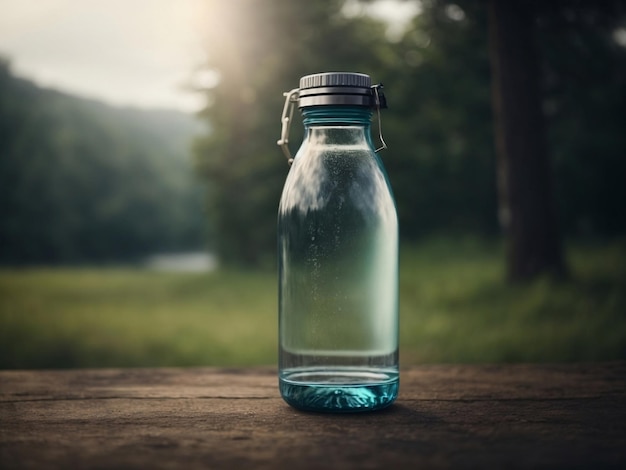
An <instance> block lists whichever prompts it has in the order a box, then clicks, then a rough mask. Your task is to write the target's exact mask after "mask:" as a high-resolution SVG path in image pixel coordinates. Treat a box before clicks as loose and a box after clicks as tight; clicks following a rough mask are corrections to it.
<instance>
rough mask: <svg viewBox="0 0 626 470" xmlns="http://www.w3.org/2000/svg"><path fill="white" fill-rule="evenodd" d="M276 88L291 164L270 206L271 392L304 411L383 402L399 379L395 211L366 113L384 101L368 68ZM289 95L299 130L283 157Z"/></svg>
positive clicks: (394, 392)
mask: <svg viewBox="0 0 626 470" xmlns="http://www.w3.org/2000/svg"><path fill="white" fill-rule="evenodd" d="M285 96H286V101H285V107H284V109H283V118H282V125H283V129H282V134H281V139H280V140H279V141H278V144H279V145H281V147H282V148H283V150H284V152H285V154H286V156H287V158H288V159H289V162H290V164H291V168H290V170H289V174H288V176H287V179H286V181H285V186H284V189H283V193H282V196H281V200H280V206H279V211H278V275H279V343H280V344H279V388H280V393H281V395H282V397H283V399H284V400H285V401H286V402H287V403H289V404H290V405H292V406H294V407H296V408H298V409H302V410H308V411H326V412H355V411H368V410H377V409H381V408H384V407H386V406H388V405H390V404H391V403H392V402H393V401H394V400H395V399H396V397H397V394H398V385H399V371H398V219H397V213H396V208H395V203H394V200H393V195H392V192H391V188H390V185H389V180H388V178H387V175H386V172H385V170H384V167H383V164H382V162H381V160H380V158H379V156H378V154H377V150H375V148H374V145H373V143H372V138H371V135H370V127H371V119H372V115H373V113H377V115H378V123H379V129H380V109H381V108H385V107H386V102H385V97H384V95H383V93H382V86H381V85H374V86H372V84H371V79H370V77H369V76H368V75H365V74H360V73H339V72H331V73H318V74H313V75H307V76H305V77H302V78H301V79H300V86H299V88H296V89H293V90H291V91H290V92H287V93H285ZM296 104H297V106H298V108H299V109H300V110H301V112H302V117H303V121H304V127H305V133H304V139H303V142H302V145H301V147H300V149H299V150H298V152H297V153H296V156H295V158H291V154H290V152H289V148H288V145H287V144H288V135H289V126H290V124H291V119H292V115H293V109H294V107H295V105H296ZM379 137H380V140H381V142H382V144H383V146H382V147H381V148H384V147H386V145H385V144H384V140H383V138H382V132H379ZM378 150H380V149H378Z"/></svg>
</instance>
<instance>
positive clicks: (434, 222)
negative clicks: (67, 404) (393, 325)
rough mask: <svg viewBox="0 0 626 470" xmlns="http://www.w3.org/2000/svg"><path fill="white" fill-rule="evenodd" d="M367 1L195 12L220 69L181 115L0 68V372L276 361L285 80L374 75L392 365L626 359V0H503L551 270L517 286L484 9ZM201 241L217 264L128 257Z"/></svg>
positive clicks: (210, 59)
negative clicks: (526, 66) (395, 317)
mask: <svg viewBox="0 0 626 470" xmlns="http://www.w3.org/2000/svg"><path fill="white" fill-rule="evenodd" d="M376 3H377V2H375V1H374V2H372V1H364V2H360V1H358V0H319V1H315V2H307V1H304V0H302V1H294V0H264V1H262V2H261V1H254V0H231V1H229V2H217V1H213V2H209V4H210V12H211V17H212V18H219V21H214V20H209V19H207V33H208V35H209V41H208V42H209V45H211V47H207V53H206V64H205V67H206V69H207V70H209V71H211V74H212V77H213V78H214V80H212V81H211V83H209V84H208V85H209V86H207V87H205V88H203V89H199V90H198V93H201V94H203V95H204V96H206V99H207V106H206V107H205V108H204V110H203V111H201V112H200V113H199V114H198V115H197V116H195V117H194V116H188V115H185V114H183V113H180V112H174V111H158V112H157V111H146V110H137V109H122V108H115V107H112V106H109V105H105V104H102V103H99V102H95V101H89V100H85V99H82V98H78V97H73V96H70V95H67V94H63V93H60V92H56V91H53V90H48V89H42V88H38V87H37V86H35V85H34V84H33V83H31V82H29V81H27V80H25V79H23V78H19V77H16V76H15V75H14V74H13V73H12V71H11V67H10V62H9V61H8V60H5V61H3V62H2V63H0V264H2V265H3V266H4V267H3V268H2V269H0V367H9V368H11V367H69V366H102V365H203V364H235V365H237V364H259V363H273V362H274V361H275V358H274V355H275V349H276V348H275V344H276V336H275V327H276V300H275V295H276V294H275V292H276V288H275V279H274V271H273V270H274V267H275V244H276V240H275V220H276V217H275V215H276V210H277V205H278V200H279V198H280V193H281V190H282V185H283V182H284V179H285V177H286V175H287V173H288V166H287V164H286V162H285V161H284V157H282V154H281V152H280V149H279V148H278V147H277V146H276V140H277V139H278V137H279V133H280V113H281V110H282V106H283V102H284V97H283V96H282V92H284V91H288V90H290V89H291V88H294V87H296V86H297V84H298V80H299V78H300V76H302V75H306V74H309V73H314V72H320V71H358V72H363V73H367V74H369V75H371V77H372V79H373V81H375V82H382V83H383V84H384V86H385V92H386V95H387V100H388V104H389V109H388V110H386V111H384V113H383V115H382V127H383V132H384V136H385V141H386V142H387V144H388V146H389V149H388V150H385V151H384V152H383V154H382V158H383V161H384V164H385V166H386V168H387V170H388V173H389V177H390V180H391V183H392V186H393V189H394V193H395V198H396V202H397V207H398V213H399V218H400V227H401V238H402V243H403V250H402V254H401V292H400V295H401V324H402V329H401V350H402V358H403V361H405V363H407V362H409V363H411V362H412V363H416V362H437V361H439V362H440V361H456V362H472V361H494V362H495V361H560V360H608V359H624V358H626V242H625V235H626V213H625V211H624V202H626V185H625V184H624V177H625V175H626V6H625V5H624V2H623V1H617V0H614V1H611V0H608V1H606V2H593V1H584V0H557V1H551V2H540V1H531V0H529V1H519V2H512V3H511V4H517V5H522V6H523V8H524V10H525V11H526V12H528V13H529V15H530V18H531V21H530V22H529V23H528V24H529V25H530V26H529V27H530V30H529V31H530V33H531V36H530V42H529V43H528V44H526V45H525V46H522V47H528V48H532V49H533V50H534V51H536V54H537V55H536V58H537V63H536V73H535V74H534V75H536V76H535V79H536V83H537V87H538V90H537V106H539V108H538V109H540V114H541V117H542V123H543V122H545V133H546V134H545V136H546V139H545V149H544V150H545V152H544V154H545V157H546V159H549V160H546V162H547V165H546V167H547V168H548V169H549V171H548V174H549V176H550V184H551V192H549V199H548V200H543V201H539V203H540V205H541V204H546V205H552V204H553V205H554V208H555V215H554V217H553V218H552V220H551V223H552V222H553V223H554V226H555V227H556V228H555V233H556V237H557V239H558V240H559V241H560V240H564V247H563V248H562V249H563V252H564V253H565V257H564V259H565V262H564V264H565V265H566V266H567V268H568V269H567V271H568V275H567V276H565V277H562V278H561V279H553V278H551V277H549V276H544V275H542V273H541V272H537V273H533V276H529V279H528V281H529V282H525V283H522V284H519V283H517V284H515V283H513V284H507V282H506V279H507V268H506V261H505V260H506V259H507V254H506V253H507V252H508V250H510V246H509V244H510V239H511V236H510V233H509V231H508V230H507V227H506V220H505V219H506V214H504V213H503V210H502V199H503V196H502V189H501V188H499V186H498V177H497V176H498V171H501V168H502V166H501V165H500V164H499V163H498V158H501V157H499V156H497V155H496V149H497V148H498V147H497V146H496V142H497V135H496V134H497V132H499V131H498V129H499V128H498V125H497V122H496V120H495V119H494V111H493V109H494V108H493V102H494V93H495V91H494V78H493V60H494V58H493V47H494V43H493V41H494V36H493V21H494V17H493V16H491V17H490V15H489V8H490V6H489V4H490V3H489V2H487V1H481V0H455V1H446V0H421V1H418V0H406V1H405V2H400V3H402V4H404V5H407V4H409V5H412V9H407V12H408V11H413V12H414V13H415V14H414V16H409V17H408V18H409V21H407V22H406V23H405V24H399V23H391V24H390V23H388V22H385V21H383V20H382V19H381V18H380V17H378V16H377V15H376V14H375V12H376ZM490 22H491V24H490ZM490 31H491V32H492V33H491V34H492V37H491V44H490ZM164 34H166V32H164ZM216 45H217V46H216ZM490 49H491V56H490ZM522 52H523V51H522V50H520V51H519V56H523V55H524V54H523V53H522ZM509 59H510V61H511V62H513V63H515V62H516V60H518V55H517V54H516V53H515V50H513V54H510V55H509ZM299 127H301V126H299V125H298V124H297V122H296V124H294V126H293V127H292V135H291V142H292V152H295V150H296V147H297V143H298V141H299V138H301V135H302V130H301V129H298V128H299ZM522 132H523V129H520V133H522ZM499 169H500V170H499ZM528 174H529V175H530V180H531V181H532V177H533V174H534V173H533V169H532V168H530V169H528ZM559 249H560V248H559ZM199 250H209V251H210V252H211V253H215V254H216V255H217V256H218V258H219V260H220V269H218V270H216V271H213V272H210V273H202V274H198V273H163V272H152V271H146V270H142V269H139V268H138V267H140V266H141V262H142V260H145V259H146V257H149V256H150V255H153V254H155V253H163V252H190V251H199ZM120 264H122V265H123V266H124V268H120V267H119V266H120ZM94 266H100V267H102V266H108V267H107V268H106V269H94ZM509 274H510V271H509ZM509 277H510V276H509Z"/></svg>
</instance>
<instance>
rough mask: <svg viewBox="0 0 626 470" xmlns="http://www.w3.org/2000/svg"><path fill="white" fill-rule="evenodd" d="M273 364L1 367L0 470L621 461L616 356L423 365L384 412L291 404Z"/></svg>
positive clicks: (621, 383)
mask: <svg viewBox="0 0 626 470" xmlns="http://www.w3.org/2000/svg"><path fill="white" fill-rule="evenodd" d="M276 381H277V379H276V373H275V370H274V369H271V368H262V369H245V370H236V369H235V370H226V369H119V370H72V371H3V372H0V467H2V468H44V469H45V468H179V467H186V468H242V467H248V468H249V467H253V468H283V467H295V468H304V469H306V468H320V467H324V468H331V469H332V468H342V469H344V468H384V467H391V466H393V467H399V468H414V467H415V468H417V467H422V468H449V467H487V466H490V467H494V466H495V467H496V468H499V467H504V466H509V467H512V468H531V467H537V466H541V467H544V466H547V467H563V468H564V467H577V468H580V467H581V466H582V467H585V466H593V467H594V468H598V467H600V468H601V467H610V466H619V465H623V464H625V463H626V387H625V385H626V364H625V363H611V364H572V365H556V366H549V365H506V366H445V365H442V366H422V367H414V368H410V369H407V370H404V371H403V373H402V377H401V392H400V397H399V399H398V401H397V403H396V404H395V405H394V406H392V407H391V408H390V409H388V410H386V411H382V412H377V413H370V414H362V415H321V414H310V413H303V412H298V411H296V410H293V409H291V408H289V407H288V406H287V405H285V404H284V403H283V402H282V400H281V399H280V397H279V396H278V391H277V386H276Z"/></svg>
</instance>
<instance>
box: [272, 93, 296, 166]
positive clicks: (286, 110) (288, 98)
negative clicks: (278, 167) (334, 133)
mask: <svg viewBox="0 0 626 470" xmlns="http://www.w3.org/2000/svg"><path fill="white" fill-rule="evenodd" d="M299 93H300V88H294V89H293V90H291V91H286V92H284V93H283V96H285V106H284V107H283V115H282V117H281V119H280V122H281V124H282V126H281V130H280V139H279V140H278V141H277V142H276V143H277V144H278V145H279V146H280V148H281V149H282V151H283V153H284V154H285V157H287V163H289V165H290V166H291V164H292V163H293V156H292V155H291V152H290V151H289V145H288V144H289V129H291V118H292V117H293V109H294V107H295V105H296V103H297V102H298V95H299Z"/></svg>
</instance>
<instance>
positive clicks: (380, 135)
mask: <svg viewBox="0 0 626 470" xmlns="http://www.w3.org/2000/svg"><path fill="white" fill-rule="evenodd" d="M382 87H383V84H382V83H379V84H378V85H372V90H374V95H375V96H376V117H377V119H378V138H379V139H380V143H381V144H382V145H381V146H380V147H378V148H377V149H376V150H374V152H376V153H378V152H380V151H381V150H385V149H386V148H387V144H386V143H385V139H383V125H382V121H381V120H380V107H381V99H380V94H379V91H378V90H379V89H382ZM381 94H382V93H381ZM383 99H384V95H383ZM384 106H385V107H387V103H386V102H385V104H384Z"/></svg>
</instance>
